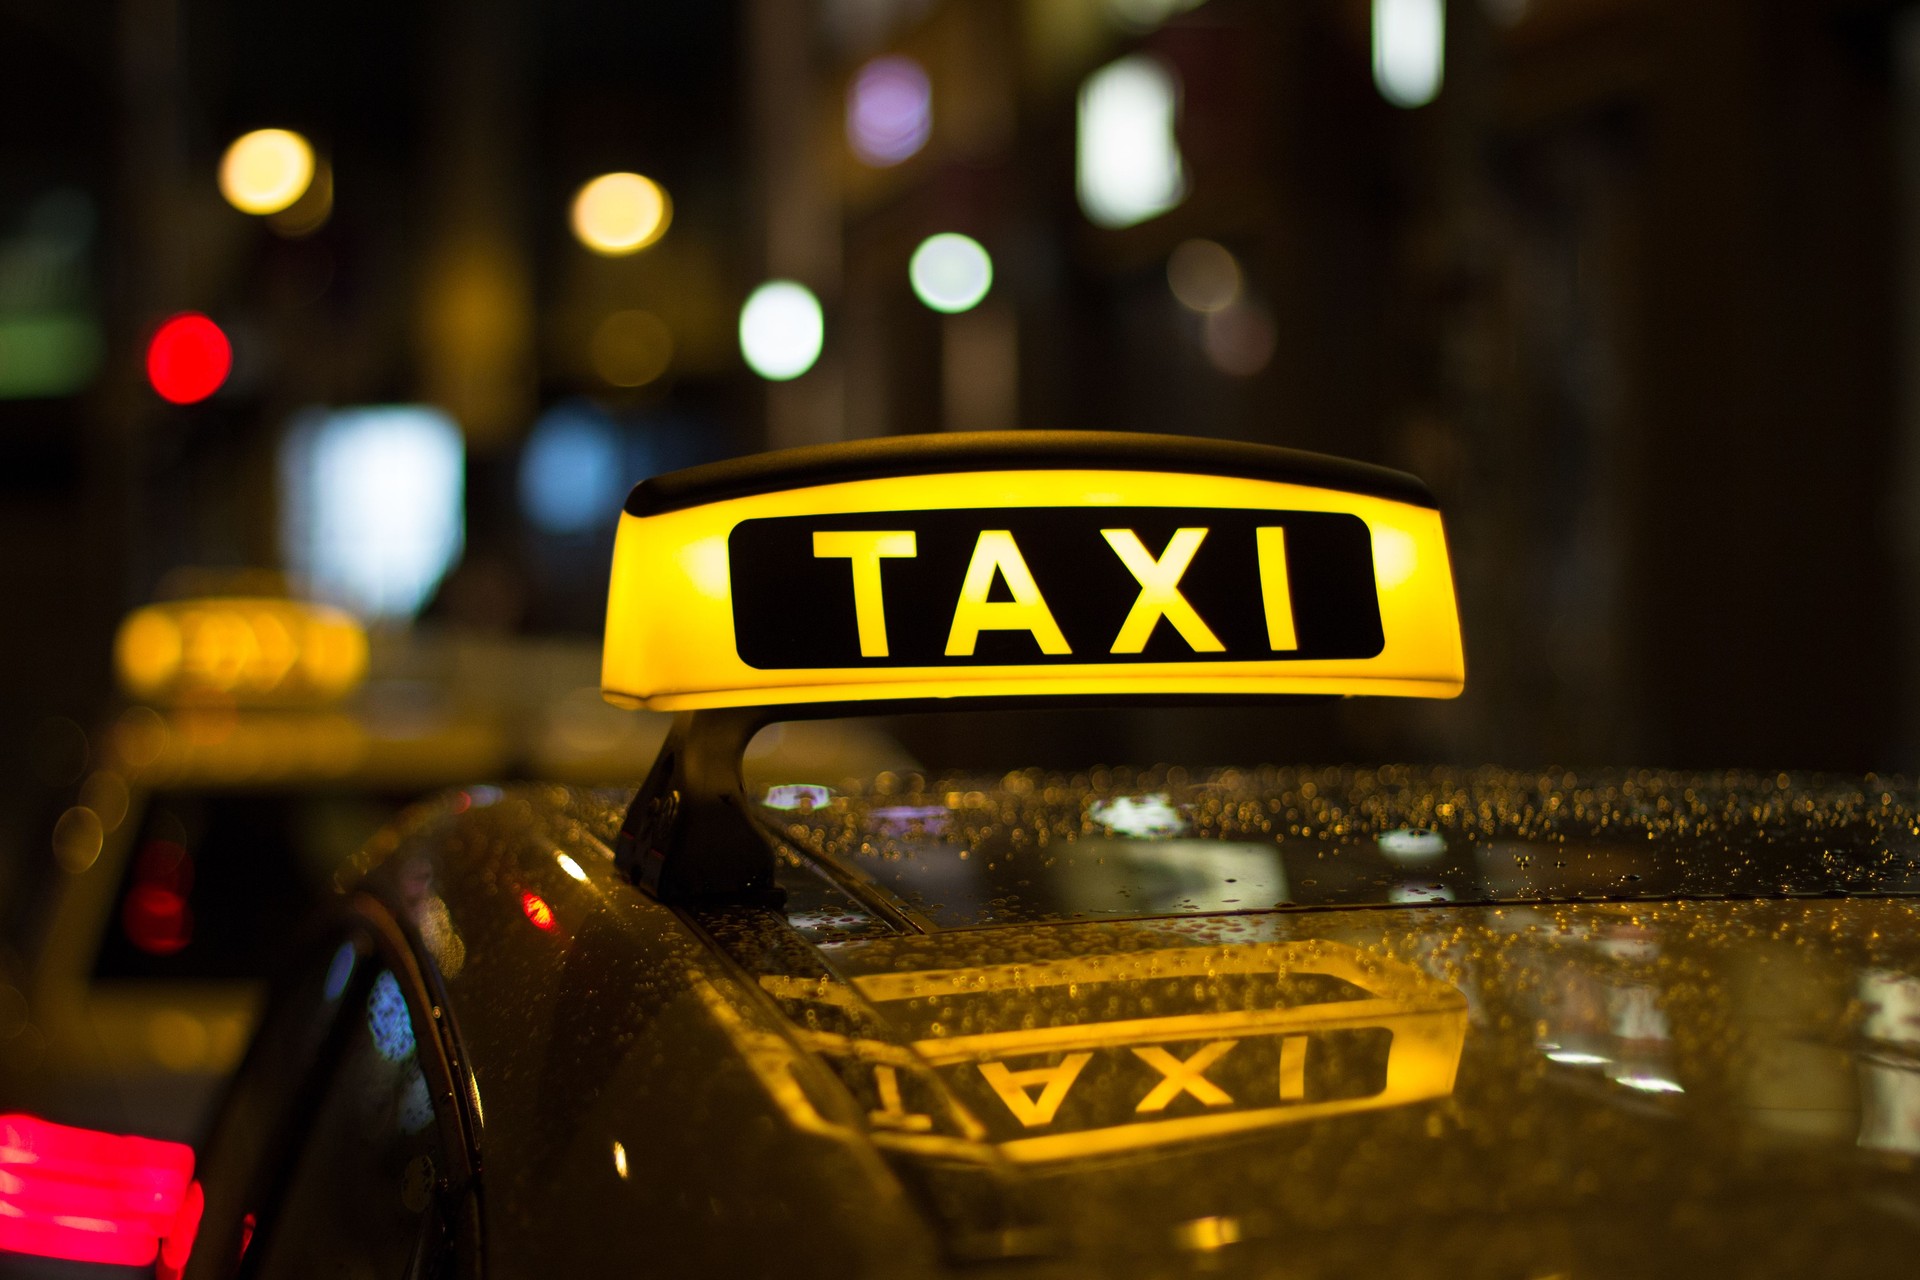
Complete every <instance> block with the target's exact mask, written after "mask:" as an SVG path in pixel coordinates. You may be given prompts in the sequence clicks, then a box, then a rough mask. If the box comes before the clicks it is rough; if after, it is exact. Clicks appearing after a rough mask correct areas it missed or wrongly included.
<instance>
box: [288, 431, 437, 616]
mask: <svg viewBox="0 0 1920 1280" xmlns="http://www.w3.org/2000/svg"><path fill="white" fill-rule="evenodd" d="M280 482H281V502H280V513H281V536H280V541H281V547H282V550H283V551H284V553H285V555H286V558H287V562H288V564H289V565H290V567H291V568H292V569H293V570H294V571H295V573H296V574H297V575H298V576H300V577H301V578H302V579H304V581H305V582H306V584H307V585H308V587H309V588H310V589H312V590H313V591H314V592H315V593H316V594H318V595H320V596H321V597H323V598H327V599H333V600H338V601H341V602H343V603H345V604H347V605H348V606H350V607H351V608H353V609H354V610H355V611H356V612H358V613H361V614H363V615H366V616H370V617H409V616H411V615H412V614H414V613H415V612H417V611H418V610H419V609H420V608H421V606H423V605H424V604H425V603H426V601H427V597H428V596H429V595H431V594H432V592H433V589H434V588H435V587H436V586H438V585H439V583H440V579H441V577H442V576H444V575H445V573H446V572H447V570H448V569H449V568H450V567H451V566H452V565H453V563H454V561H455V560H457V559H458V558H459V556H460V552H461V549H462V548H463V547H464V546H465V540H466V441H465V438H464V437H463V436H462V435H461V434H460V428H459V426H458V425H457V424H456V423H455V422H454V421H453V419H452V418H450V417H448V416H447V415H446V414H445V413H443V412H441V411H440V410H439V409H435V408H432V407H430V406H427V405H404V404H401V405H375V406H366V407H361V408H353V409H339V410H333V411H322V412H316V413H312V414H310V415H306V416H304V417H303V418H302V420H300V421H299V422H297V423H296V424H295V425H294V428H293V429H292V430H291V431H290V432H289V433H288V436H287V439H286V441H285V443H284V444H283V446H282V448H281V453H280Z"/></svg>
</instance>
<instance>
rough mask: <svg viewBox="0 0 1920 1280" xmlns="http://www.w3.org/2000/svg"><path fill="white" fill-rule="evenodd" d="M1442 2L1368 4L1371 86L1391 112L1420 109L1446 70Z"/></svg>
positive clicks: (1411, 0) (1401, 0) (1377, 1)
mask: <svg viewBox="0 0 1920 1280" xmlns="http://www.w3.org/2000/svg"><path fill="white" fill-rule="evenodd" d="M1446 52H1447V4H1446V0H1373V83H1374V86H1375V87H1376V88H1377V89H1379V90H1380V96H1381V97H1383V98H1385V99H1386V100H1387V101H1388V102H1391V103H1392V104H1393V105H1394V106H1396V107H1424V106H1425V105H1427V103H1429V102H1432V101H1433V99H1434V97H1435V96H1436V95H1437V94H1438V93H1439V92H1440V81H1441V78H1442V76H1443V75H1444V73H1445V69H1446Z"/></svg>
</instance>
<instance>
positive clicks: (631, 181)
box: [573, 173, 673, 258]
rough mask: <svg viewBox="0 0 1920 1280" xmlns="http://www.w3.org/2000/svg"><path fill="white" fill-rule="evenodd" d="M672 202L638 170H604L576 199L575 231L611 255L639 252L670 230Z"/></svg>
mask: <svg viewBox="0 0 1920 1280" xmlns="http://www.w3.org/2000/svg"><path fill="white" fill-rule="evenodd" d="M672 221H673V202H672V201H671V200H669V199H668V198H667V193H666V192H665V191H663V190H661V188H660V184H659V183H657V182H655V181H654V180H653V179H651V178H645V177H642V176H641V175H639V174H637V173H603V174H601V175H600V176H599V177H597V178H595V179H593V180H592V181H591V182H589V183H587V184H586V185H585V186H583V187H581V188H580V192H579V194H578V195H576V196H574V198H573V234H574V235H575V236H577V237H579V240H580V243H581V244H583V245H585V246H586V247H587V248H589V249H591V250H593V251H594V252H595V253H597V254H601V255H603V256H605V257H609V258H618V257H624V256H625V255H627V254H629V253H638V252H639V251H640V250H642V249H644V248H646V247H647V246H648V245H650V244H652V243H653V242H654V241H656V240H658V239H659V238H660V237H661V236H663V235H665V234H666V233H667V225H668V224H669V223H671V222H672Z"/></svg>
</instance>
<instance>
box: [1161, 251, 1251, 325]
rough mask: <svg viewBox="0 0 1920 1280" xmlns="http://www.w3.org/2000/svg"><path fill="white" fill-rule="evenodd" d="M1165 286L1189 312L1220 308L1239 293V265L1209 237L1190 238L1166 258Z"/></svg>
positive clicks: (1209, 310)
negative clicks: (1205, 238)
mask: <svg viewBox="0 0 1920 1280" xmlns="http://www.w3.org/2000/svg"><path fill="white" fill-rule="evenodd" d="M1167 287H1168V288H1170V289H1172V290H1173V296H1174V297H1176V298H1178V299H1179V300H1180V305H1181V306H1183V307H1186V308H1187V309H1188V310H1189V311H1198V312H1201V313H1202V314H1205V313H1207V312H1213V311H1222V310H1225V309H1226V308H1227V307H1230V306H1232V305H1233V303H1234V301H1235V300H1236V299H1238V298H1239V296H1240V264H1239V263H1238V262H1237V261H1235V260H1234V256H1233V255H1232V254H1231V253H1229V252H1228V251H1227V250H1226V249H1225V248H1223V247H1222V246H1220V245H1218V244H1216V243H1214V242H1213V241H1212V240H1189V241H1187V242H1186V243H1185V244H1182V245H1181V246H1180V247H1179V248H1177V249H1175V250H1174V251H1173V256H1172V257H1170V258H1168V259H1167Z"/></svg>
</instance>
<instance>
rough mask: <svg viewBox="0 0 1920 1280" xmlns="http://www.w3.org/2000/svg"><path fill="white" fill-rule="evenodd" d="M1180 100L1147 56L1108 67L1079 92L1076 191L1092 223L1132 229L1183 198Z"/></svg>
mask: <svg viewBox="0 0 1920 1280" xmlns="http://www.w3.org/2000/svg"><path fill="white" fill-rule="evenodd" d="M1179 101H1180V86H1179V83H1178V82H1177V81H1176V80H1175V79H1174V75H1173V72H1172V71H1171V70H1170V69H1169V68H1168V67H1167V66H1166V65H1165V64H1164V63H1162V62H1160V61H1159V60H1158V59H1156V58H1153V57H1150V56H1148V55H1147V54H1134V55H1132V56H1130V57H1126V58H1122V59H1120V60H1119V61H1118V62H1113V63H1109V64H1108V65H1106V66H1104V67H1102V68H1100V70H1098V71H1096V72H1094V73H1093V74H1092V75H1090V76H1088V77H1087V80H1086V83H1085V84H1083V85H1082V86H1081V87H1080V125H1079V146H1078V152H1079V156H1078V166H1077V167H1078V174H1077V179H1078V181H1077V187H1078V190H1079V196H1080V208H1081V209H1082V210H1084V211H1085V212H1086V215H1087V218H1088V219H1089V220H1090V221H1092V222H1093V223H1094V225H1096V226H1101V227H1130V226H1132V225H1134V224H1135V223H1137V222H1145V221H1146V220H1147V219H1149V218H1157V217H1159V216H1160V215H1161V214H1163V213H1165V212H1166V211H1167V210H1169V209H1171V208H1173V207H1174V206H1175V205H1177V204H1179V203H1180V201H1181V200H1183V199H1185V198H1186V194H1187V174H1186V166H1185V164H1184V163H1183V162H1182V160H1181V158H1180V144H1179V142H1178V141H1177V140H1176V139H1175V137H1174V132H1173V127H1174V119H1175V115H1176V113H1177V111H1178V108H1179Z"/></svg>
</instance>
